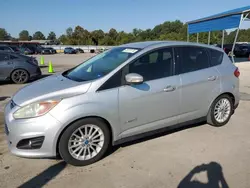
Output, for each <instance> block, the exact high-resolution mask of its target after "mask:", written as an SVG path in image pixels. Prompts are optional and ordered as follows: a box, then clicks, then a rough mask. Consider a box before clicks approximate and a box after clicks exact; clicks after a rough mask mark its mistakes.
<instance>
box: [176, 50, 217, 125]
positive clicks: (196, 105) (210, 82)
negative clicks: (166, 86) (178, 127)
mask: <svg viewBox="0 0 250 188" xmlns="http://www.w3.org/2000/svg"><path fill="white" fill-rule="evenodd" d="M175 53H176V67H178V68H177V69H178V72H179V76H180V80H181V88H180V91H181V99H180V103H181V105H180V111H181V115H180V122H185V121H189V120H193V119H197V118H201V117H203V116H206V115H207V112H208V109H209V106H210V102H211V99H212V98H214V97H215V96H216V95H218V93H219V91H220V79H219V78H220V77H219V76H220V75H219V72H218V71H217V69H216V68H215V67H211V66H210V56H209V53H208V50H207V49H206V48H203V47H197V46H186V47H176V48H175Z"/></svg>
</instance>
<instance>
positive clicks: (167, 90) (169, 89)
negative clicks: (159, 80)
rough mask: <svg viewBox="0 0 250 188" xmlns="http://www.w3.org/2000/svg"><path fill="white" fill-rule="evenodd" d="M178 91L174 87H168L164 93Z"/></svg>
mask: <svg viewBox="0 0 250 188" xmlns="http://www.w3.org/2000/svg"><path fill="white" fill-rule="evenodd" d="M175 89H176V87H174V86H167V87H165V88H164V89H163V91H164V92H170V91H174V90H175Z"/></svg>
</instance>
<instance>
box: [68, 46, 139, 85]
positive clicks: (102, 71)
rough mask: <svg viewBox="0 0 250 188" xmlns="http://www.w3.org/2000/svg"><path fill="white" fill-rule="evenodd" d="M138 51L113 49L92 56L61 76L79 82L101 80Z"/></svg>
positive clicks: (120, 48) (123, 48)
mask: <svg viewBox="0 0 250 188" xmlns="http://www.w3.org/2000/svg"><path fill="white" fill-rule="evenodd" d="M138 51H139V49H132V48H125V47H117V48H113V49H111V50H108V51H105V52H103V53H101V54H98V55H96V56H94V57H93V58H91V59H89V60H87V61H85V62H84V63H82V64H81V65H79V66H77V67H76V68H74V69H72V70H70V71H66V72H64V73H63V76H65V77H67V78H69V79H71V80H75V81H79V82H80V81H88V80H94V79H97V78H101V77H103V76H105V75H106V74H108V73H110V72H111V71H113V70H114V69H115V68H117V67H118V66H119V65H121V64H122V63H123V62H125V61H126V60H127V59H129V58H130V57H132V56H133V55H135V54H136V53H137V52H138Z"/></svg>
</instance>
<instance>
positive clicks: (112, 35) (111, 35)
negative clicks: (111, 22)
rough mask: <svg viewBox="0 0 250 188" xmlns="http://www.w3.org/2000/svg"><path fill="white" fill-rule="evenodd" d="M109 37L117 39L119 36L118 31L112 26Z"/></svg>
mask: <svg viewBox="0 0 250 188" xmlns="http://www.w3.org/2000/svg"><path fill="white" fill-rule="evenodd" d="M108 35H109V37H110V38H111V39H112V40H113V41H116V37H117V31H116V30H115V29H114V28H111V29H110V30H109V33H108Z"/></svg>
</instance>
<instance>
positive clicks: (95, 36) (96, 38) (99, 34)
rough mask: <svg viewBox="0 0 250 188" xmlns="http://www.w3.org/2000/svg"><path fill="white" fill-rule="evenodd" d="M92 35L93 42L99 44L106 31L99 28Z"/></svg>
mask: <svg viewBox="0 0 250 188" xmlns="http://www.w3.org/2000/svg"><path fill="white" fill-rule="evenodd" d="M90 35H91V37H92V41H93V43H94V44H95V45H98V44H99V43H100V41H101V40H102V39H103V38H104V36H105V33H104V32H103V31H102V30H101V29H99V30H95V31H92V32H91V33H90Z"/></svg>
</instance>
